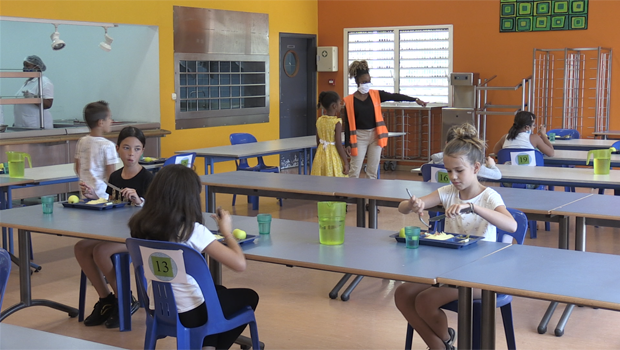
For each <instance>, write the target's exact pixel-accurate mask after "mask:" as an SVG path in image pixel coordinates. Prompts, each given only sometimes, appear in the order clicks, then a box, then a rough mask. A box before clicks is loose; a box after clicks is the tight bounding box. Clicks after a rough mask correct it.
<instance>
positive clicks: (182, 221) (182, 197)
mask: <svg viewBox="0 0 620 350" xmlns="http://www.w3.org/2000/svg"><path fill="white" fill-rule="evenodd" d="M201 189H202V185H201V184H200V178H199V177H198V175H196V173H195V172H194V171H193V170H192V169H190V168H188V167H186V166H184V165H180V164H175V165H167V166H165V167H163V168H162V170H160V171H159V172H158V173H157V175H156V176H155V179H154V180H153V183H152V184H151V187H150V188H149V191H148V194H147V199H148V200H147V201H146V203H145V204H144V208H142V210H141V211H139V212H138V213H136V214H135V215H134V216H133V217H132V218H131V219H130V220H129V229H130V230H131V236H132V237H134V238H140V239H151V240H156V241H165V242H178V243H183V244H185V245H187V246H190V247H192V248H194V249H196V250H197V251H199V252H202V253H204V254H207V255H209V257H210V258H213V259H215V260H217V261H219V262H221V263H222V264H224V265H225V266H227V267H228V268H230V269H232V270H234V271H237V272H242V271H244V270H245V268H246V261H245V255H244V254H243V250H241V247H239V244H238V243H237V240H236V239H235V238H234V237H233V235H232V220H231V217H230V214H229V213H228V212H227V211H225V210H222V209H219V210H218V215H212V216H211V217H212V218H213V219H214V220H215V221H216V222H217V224H218V226H219V230H220V235H222V236H224V241H225V243H226V245H224V244H222V243H220V242H219V241H218V240H217V239H216V238H215V236H214V235H213V233H211V231H209V229H208V228H206V227H205V226H204V219H203V216H202V212H201V211H200V190H201ZM151 198H152V199H153V200H150V199H151ZM155 198H156V199H157V200H155ZM188 277H189V278H188V282H187V283H173V284H172V290H173V292H174V299H175V302H176V306H177V311H178V313H179V320H180V321H181V324H183V325H184V326H185V327H188V328H192V327H198V326H201V325H203V324H205V323H206V322H207V308H206V305H205V302H204V296H203V295H202V293H201V290H200V287H199V286H198V284H197V283H196V281H195V280H194V279H193V278H192V277H191V276H188ZM215 289H216V292H217V296H218V299H219V301H220V304H221V305H222V311H223V312H224V317H230V316H232V315H233V314H234V313H236V312H238V311H239V310H241V309H244V308H245V307H247V306H250V307H252V309H253V310H256V306H257V305H258V294H257V293H256V292H255V291H254V290H252V289H247V288H231V289H227V288H226V287H224V286H221V285H215ZM245 327H246V325H243V326H240V327H237V328H235V329H233V330H230V331H227V332H224V333H219V334H215V335H210V336H208V337H206V338H205V339H204V341H203V346H204V347H206V348H207V349H209V348H211V349H213V348H216V349H228V348H230V347H231V346H232V344H233V343H234V342H235V340H236V339H237V337H238V336H239V335H240V334H241V333H242V332H243V329H244V328H245ZM203 349H204V348H203Z"/></svg>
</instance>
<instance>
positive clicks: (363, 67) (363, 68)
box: [349, 60, 369, 83]
mask: <svg viewBox="0 0 620 350" xmlns="http://www.w3.org/2000/svg"><path fill="white" fill-rule="evenodd" d="M368 71H369V68H368V62H366V60H361V61H353V63H351V65H350V66H349V78H355V82H356V83H357V82H358V81H357V79H358V78H359V77H360V76H361V75H364V74H368Z"/></svg>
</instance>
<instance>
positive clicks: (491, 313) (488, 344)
mask: <svg viewBox="0 0 620 350" xmlns="http://www.w3.org/2000/svg"><path fill="white" fill-rule="evenodd" d="M496 301H497V296H496V294H495V292H493V291H490V290H483V291H482V305H481V306H482V312H481V316H482V326H481V329H480V330H481V335H480V348H481V349H495V306H496Z"/></svg>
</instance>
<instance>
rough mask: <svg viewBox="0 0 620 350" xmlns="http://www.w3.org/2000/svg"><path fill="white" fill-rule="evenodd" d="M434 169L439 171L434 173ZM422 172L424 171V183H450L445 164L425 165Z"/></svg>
mask: <svg viewBox="0 0 620 350" xmlns="http://www.w3.org/2000/svg"><path fill="white" fill-rule="evenodd" d="M433 169H437V171H436V172H434V171H433ZM420 170H421V171H422V180H424V182H437V183H445V184H449V183H450V178H449V177H448V172H447V171H446V168H445V167H444V166H443V164H424V165H422V168H421V169H420ZM433 173H434V174H433ZM433 175H434V176H433Z"/></svg>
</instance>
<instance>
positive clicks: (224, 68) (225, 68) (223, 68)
mask: <svg viewBox="0 0 620 350" xmlns="http://www.w3.org/2000/svg"><path fill="white" fill-rule="evenodd" d="M220 72H230V62H220Z"/></svg>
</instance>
